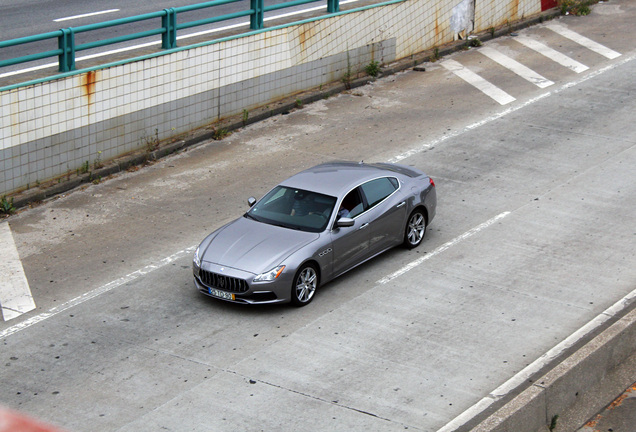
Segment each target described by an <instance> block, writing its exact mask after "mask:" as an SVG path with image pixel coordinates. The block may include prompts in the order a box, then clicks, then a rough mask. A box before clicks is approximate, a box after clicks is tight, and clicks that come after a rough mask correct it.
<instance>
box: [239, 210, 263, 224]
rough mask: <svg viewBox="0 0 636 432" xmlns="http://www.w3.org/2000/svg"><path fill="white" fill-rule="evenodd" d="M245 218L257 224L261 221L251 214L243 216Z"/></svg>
mask: <svg viewBox="0 0 636 432" xmlns="http://www.w3.org/2000/svg"><path fill="white" fill-rule="evenodd" d="M243 217H246V218H250V219H252V220H255V221H256V222H260V220H258V219H256V218H255V217H254V216H252V215H251V214H249V212H247V213H245V214H244V215H243Z"/></svg>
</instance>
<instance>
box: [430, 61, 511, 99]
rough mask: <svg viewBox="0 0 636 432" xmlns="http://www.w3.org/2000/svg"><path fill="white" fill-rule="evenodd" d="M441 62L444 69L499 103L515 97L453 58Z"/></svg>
mask: <svg viewBox="0 0 636 432" xmlns="http://www.w3.org/2000/svg"><path fill="white" fill-rule="evenodd" d="M441 64H442V66H444V67H445V68H446V69H448V70H449V71H451V72H453V73H454V74H455V75H457V76H458V77H460V78H461V79H463V80H464V81H466V82H467V83H468V84H470V85H472V86H473V87H475V88H477V89H478V90H481V92H482V93H484V94H485V95H486V96H489V97H491V98H493V99H494V100H495V101H496V102H499V103H500V104H501V105H506V104H509V103H510V102H512V101H514V100H515V98H513V97H512V96H510V95H509V94H508V93H506V92H505V91H503V90H502V89H500V88H499V87H496V86H494V85H493V84H491V83H490V82H488V81H486V80H485V79H483V78H482V77H480V76H479V75H477V74H476V73H475V72H473V71H471V70H470V69H468V68H466V67H464V66H463V65H462V64H461V63H459V62H456V61H455V60H444V61H443V62H442V63H441Z"/></svg>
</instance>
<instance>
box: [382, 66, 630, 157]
mask: <svg viewBox="0 0 636 432" xmlns="http://www.w3.org/2000/svg"><path fill="white" fill-rule="evenodd" d="M634 59H636V55H632V56H630V57H627V58H625V59H623V60H621V61H619V62H618V63H614V64H611V65H609V66H605V67H604V68H601V69H599V70H597V71H594V72H592V73H590V74H589V75H586V76H585V77H583V78H581V79H579V80H577V81H572V82H569V83H567V84H564V85H562V86H561V87H560V88H558V89H556V90H553V91H549V92H547V93H543V94H542V95H539V96H537V97H534V98H532V99H529V100H527V101H525V102H524V103H522V104H519V105H517V106H514V107H510V108H506V109H505V110H503V111H501V112H498V113H496V114H493V115H491V116H490V117H486V118H485V119H483V120H480V121H478V122H477V123H473V124H471V125H468V126H466V127H465V128H464V129H460V130H458V131H457V132H451V133H448V134H446V135H444V136H442V137H441V138H437V139H435V140H433V141H429V142H427V143H424V144H422V145H420V146H419V147H416V148H413V149H411V150H407V151H405V152H404V153H401V154H399V155H397V156H394V157H392V158H391V159H389V160H388V162H392V163H397V162H400V161H401V160H404V159H406V158H409V157H411V156H413V155H416V154H418V153H422V152H423V151H426V150H428V149H430V148H433V147H435V146H437V145H439V144H441V143H443V142H444V141H447V140H449V139H451V138H457V137H458V136H461V135H463V134H465V133H466V132H470V131H471V130H473V129H476V128H478V127H481V126H484V125H486V124H488V123H492V122H493V121H495V120H498V119H500V118H502V117H505V116H507V115H508V114H511V113H513V112H516V111H519V110H520V109H523V108H525V107H527V106H530V105H533V104H534V103H536V102H539V101H540V100H542V99H545V98H547V97H550V96H552V95H555V94H558V93H560V92H562V91H563V90H567V89H569V88H570V87H574V86H577V85H579V84H581V83H584V82H585V81H587V80H589V79H592V78H594V77H596V76H598V75H601V74H603V73H605V72H607V71H609V70H612V69H614V68H616V67H618V66H622V65H624V64H625V63H629V62H630V61H633V60H634Z"/></svg>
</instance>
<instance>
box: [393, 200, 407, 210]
mask: <svg viewBox="0 0 636 432" xmlns="http://www.w3.org/2000/svg"><path fill="white" fill-rule="evenodd" d="M404 204H406V201H402V202H401V203H399V204H398V205H397V206H395V208H400V207H402V206H403V205H404Z"/></svg>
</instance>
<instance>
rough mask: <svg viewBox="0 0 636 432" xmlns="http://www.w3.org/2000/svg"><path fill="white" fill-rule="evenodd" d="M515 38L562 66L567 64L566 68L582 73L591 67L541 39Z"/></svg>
mask: <svg viewBox="0 0 636 432" xmlns="http://www.w3.org/2000/svg"><path fill="white" fill-rule="evenodd" d="M515 40H516V41H517V42H519V43H520V44H522V45H525V46H527V47H528V48H530V49H531V50H534V51H536V52H538V53H539V54H541V55H544V56H546V57H547V58H549V59H550V60H552V61H554V62H557V63H558V64H560V65H561V66H565V67H566V68H568V69H571V70H573V71H574V72H576V73H581V72H584V71H586V70H588V69H589V67H587V66H585V65H584V64H582V63H579V62H577V61H576V60H574V59H571V58H570V57H568V56H566V55H565V54H561V53H560V52H558V51H557V50H554V49H552V48H550V47H548V46H547V45H544V44H542V43H541V42H539V41H536V40H534V39H530V38H529V37H526V36H521V35H519V36H517V37H516V38H515Z"/></svg>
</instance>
